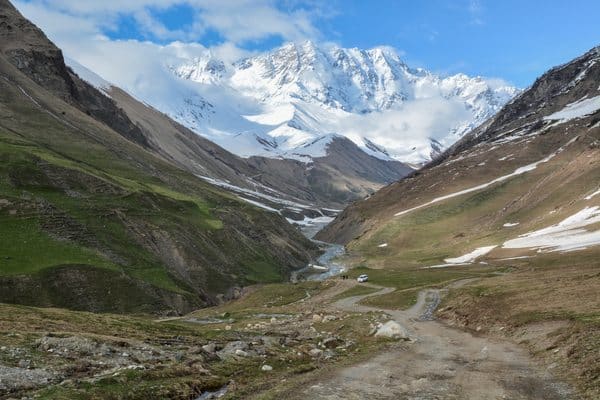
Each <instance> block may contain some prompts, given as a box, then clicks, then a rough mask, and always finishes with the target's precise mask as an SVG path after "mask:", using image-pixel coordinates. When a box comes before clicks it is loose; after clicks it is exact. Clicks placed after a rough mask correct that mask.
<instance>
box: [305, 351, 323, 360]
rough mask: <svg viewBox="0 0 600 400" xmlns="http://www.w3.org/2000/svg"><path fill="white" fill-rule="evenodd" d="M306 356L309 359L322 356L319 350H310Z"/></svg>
mask: <svg viewBox="0 0 600 400" xmlns="http://www.w3.org/2000/svg"><path fill="white" fill-rule="evenodd" d="M308 354H309V355H310V356H311V357H314V358H317V357H321V355H323V350H321V349H312V350H310V351H309V352H308Z"/></svg>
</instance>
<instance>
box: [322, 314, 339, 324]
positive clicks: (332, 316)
mask: <svg viewBox="0 0 600 400" xmlns="http://www.w3.org/2000/svg"><path fill="white" fill-rule="evenodd" d="M336 319H337V317H336V316H335V315H326V316H324V317H323V322H330V321H335V320H336Z"/></svg>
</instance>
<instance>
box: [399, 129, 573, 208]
mask: <svg viewBox="0 0 600 400" xmlns="http://www.w3.org/2000/svg"><path fill="white" fill-rule="evenodd" d="M577 138H578V137H575V138H573V139H571V140H570V141H569V142H568V143H567V144H565V145H564V146H562V147H560V148H559V149H558V150H556V151H555V152H554V153H552V154H550V155H549V156H547V157H545V158H543V159H541V160H539V161H536V162H534V163H532V164H529V165H525V166H523V167H519V168H517V169H516V170H515V171H514V172H512V173H510V174H508V175H503V176H501V177H499V178H496V179H494V180H491V181H489V182H487V183H483V184H481V185H478V186H474V187H471V188H468V189H464V190H461V191H459V192H454V193H451V194H447V195H445V196H441V197H437V198H435V199H433V200H431V201H428V202H427V203H424V204H421V205H418V206H416V207H412V208H409V209H407V210H404V211H400V212H397V213H396V214H394V216H396V217H399V216H401V215H404V214H408V213H409V212H412V211H415V210H418V209H420V208H423V207H427V206H429V205H431V204H435V203H438V202H440V201H444V200H448V199H451V198H453V197H458V196H462V195H463V194H467V193H471V192H476V191H478V190H481V189H485V188H487V187H489V186H491V185H493V184H495V183H499V182H503V181H505V180H507V179H509V178H512V177H513V176H517V175H521V174H524V173H525V172H529V171H533V170H534V169H536V168H537V166H538V165H539V164H542V163H546V162H548V161H550V160H551V159H552V158H554V157H555V156H556V155H557V154H559V153H561V152H562V151H563V150H564V149H565V147H567V146H568V145H570V144H571V143H573V142H574V141H575V140H577Z"/></svg>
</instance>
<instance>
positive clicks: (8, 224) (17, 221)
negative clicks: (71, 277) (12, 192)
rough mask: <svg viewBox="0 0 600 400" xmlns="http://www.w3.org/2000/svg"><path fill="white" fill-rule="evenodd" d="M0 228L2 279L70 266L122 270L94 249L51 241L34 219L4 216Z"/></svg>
mask: <svg viewBox="0 0 600 400" xmlns="http://www.w3.org/2000/svg"><path fill="white" fill-rule="evenodd" d="M0 225H1V226H2V229H0V275H14V274H31V273H35V272H38V271H40V270H43V269H45V268H49V267H54V266H57V265H68V264H84V265H85V264H87V265H94V266H96V267H102V268H108V269H114V270H118V269H119V267H118V266H117V265H115V264H113V263H111V262H110V261H109V260H107V259H105V258H104V257H102V256H101V255H100V254H98V252H96V251H94V250H92V249H86V248H84V247H81V246H78V245H76V244H74V243H71V242H67V241H59V240H56V239H54V238H52V237H50V235H48V234H47V233H45V232H42V231H41V230H40V228H39V224H38V222H37V220H36V219H34V218H27V219H25V218H18V217H13V216H9V215H6V214H5V213H1V214H0Z"/></svg>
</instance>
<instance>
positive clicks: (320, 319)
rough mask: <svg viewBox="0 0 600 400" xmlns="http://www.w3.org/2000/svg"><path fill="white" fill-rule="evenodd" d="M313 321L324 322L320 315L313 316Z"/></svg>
mask: <svg viewBox="0 0 600 400" xmlns="http://www.w3.org/2000/svg"><path fill="white" fill-rule="evenodd" d="M312 321H313V322H321V321H323V317H321V316H320V315H319V314H314V315H313V316H312Z"/></svg>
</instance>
